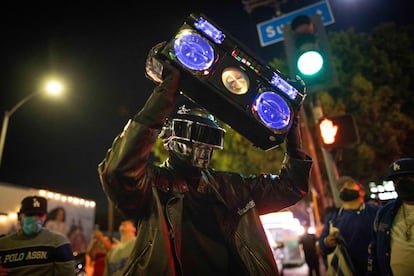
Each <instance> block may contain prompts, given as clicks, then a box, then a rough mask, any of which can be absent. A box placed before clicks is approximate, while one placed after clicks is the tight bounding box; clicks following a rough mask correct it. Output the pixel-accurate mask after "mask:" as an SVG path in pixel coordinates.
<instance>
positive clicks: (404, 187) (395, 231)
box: [368, 157, 414, 275]
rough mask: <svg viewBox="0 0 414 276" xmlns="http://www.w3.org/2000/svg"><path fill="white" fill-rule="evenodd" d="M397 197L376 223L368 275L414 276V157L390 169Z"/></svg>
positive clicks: (389, 173) (391, 166)
mask: <svg viewBox="0 0 414 276" xmlns="http://www.w3.org/2000/svg"><path fill="white" fill-rule="evenodd" d="M386 180H390V181H393V182H394V186H395V190H396V192H397V194H398V197H397V198H396V199H395V200H392V201H390V202H388V203H386V204H385V205H383V206H382V207H381V208H380V209H379V210H378V213H377V216H376V218H375V221H374V229H373V239H372V242H371V243H370V246H369V258H368V272H369V273H368V275H414V261H413V260H414V259H413V256H414V158H409V157H405V158H401V159H398V160H396V161H394V162H393V163H392V164H391V165H390V166H389V169H388V175H387V177H386Z"/></svg>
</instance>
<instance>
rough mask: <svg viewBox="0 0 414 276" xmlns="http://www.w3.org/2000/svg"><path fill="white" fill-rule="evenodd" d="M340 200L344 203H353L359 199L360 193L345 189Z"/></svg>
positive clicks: (340, 195)
mask: <svg viewBox="0 0 414 276" xmlns="http://www.w3.org/2000/svg"><path fill="white" fill-rule="evenodd" d="M339 198H340V199H342V200H343V201H352V200H355V199H357V198H359V191H357V190H350V189H343V190H342V191H341V192H340V194H339Z"/></svg>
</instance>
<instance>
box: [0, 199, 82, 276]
mask: <svg viewBox="0 0 414 276" xmlns="http://www.w3.org/2000/svg"><path fill="white" fill-rule="evenodd" d="M18 215H19V221H20V224H21V227H20V230H19V231H17V232H15V233H13V234H10V235H8V236H5V237H2V238H0V275H3V274H1V273H2V272H4V271H5V272H6V273H9V274H10V275H15V274H16V275H74V273H75V263H74V257H73V252H72V248H71V246H70V243H69V241H68V239H67V237H66V236H64V235H63V234H61V233H58V232H54V231H50V230H48V229H46V228H44V227H43V223H44V221H45V219H46V215H47V199H46V198H44V197H40V196H28V197H25V198H24V199H23V200H22V202H21V207H20V211H19V214H18ZM16 256H18V257H16ZM6 275H8V274H6Z"/></svg>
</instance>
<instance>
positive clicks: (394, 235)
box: [390, 204, 414, 275]
mask: <svg viewBox="0 0 414 276" xmlns="http://www.w3.org/2000/svg"><path fill="white" fill-rule="evenodd" d="M403 205H404V208H405V214H406V221H407V222H409V223H414V205H408V204H403ZM406 231H407V225H406V223H405V220H404V215H403V206H401V207H400V209H399V210H398V213H397V215H396V216H395V218H394V222H393V225H392V228H391V261H390V266H391V269H392V272H393V274H394V275H414V261H413V260H414V259H413V256H414V226H412V227H411V239H410V240H409V241H407V237H406V234H405V233H406Z"/></svg>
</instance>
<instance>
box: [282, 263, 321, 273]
mask: <svg viewBox="0 0 414 276" xmlns="http://www.w3.org/2000/svg"><path fill="white" fill-rule="evenodd" d="M320 264H321V265H320V273H321V276H323V275H326V273H325V267H324V266H323V265H322V260H320ZM308 272H309V269H308V266H307V265H306V263H304V264H303V265H301V266H297V267H287V268H285V269H283V276H308Z"/></svg>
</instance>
